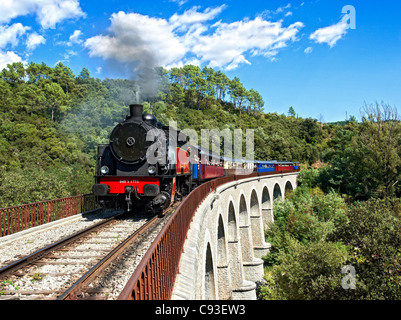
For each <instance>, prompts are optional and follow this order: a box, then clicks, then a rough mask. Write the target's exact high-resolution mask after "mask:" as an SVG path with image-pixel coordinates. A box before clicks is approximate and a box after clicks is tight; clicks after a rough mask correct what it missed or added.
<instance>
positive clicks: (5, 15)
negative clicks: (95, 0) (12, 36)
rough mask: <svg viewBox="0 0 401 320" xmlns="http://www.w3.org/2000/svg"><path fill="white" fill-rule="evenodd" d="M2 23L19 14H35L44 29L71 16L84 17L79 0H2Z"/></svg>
mask: <svg viewBox="0 0 401 320" xmlns="http://www.w3.org/2000/svg"><path fill="white" fill-rule="evenodd" d="M0 12H1V15H0V23H8V22H10V21H11V20H12V19H14V18H16V17H18V16H25V15H27V14H35V15H36V16H37V21H38V22H39V23H40V24H41V26H42V27H43V28H44V29H48V28H55V26H56V24H57V23H59V22H61V21H63V20H65V19H70V18H79V17H84V16H85V15H86V14H85V13H84V12H83V11H82V9H81V7H80V5H79V1H78V0H2V1H0Z"/></svg>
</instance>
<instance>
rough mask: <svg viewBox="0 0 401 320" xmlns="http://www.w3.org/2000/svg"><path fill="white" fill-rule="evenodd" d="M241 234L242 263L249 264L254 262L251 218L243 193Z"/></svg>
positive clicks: (240, 206) (240, 220)
mask: <svg viewBox="0 0 401 320" xmlns="http://www.w3.org/2000/svg"><path fill="white" fill-rule="evenodd" d="M239 232H240V242H241V251H242V261H243V262H249V261H252V260H253V243H252V234H251V228H250V217H249V212H248V207H247V204H246V200H245V196H244V194H243V193H242V194H241V196H240V202H239Z"/></svg>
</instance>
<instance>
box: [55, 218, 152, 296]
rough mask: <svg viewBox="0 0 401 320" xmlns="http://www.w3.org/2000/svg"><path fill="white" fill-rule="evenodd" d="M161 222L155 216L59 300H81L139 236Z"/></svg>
mask: <svg viewBox="0 0 401 320" xmlns="http://www.w3.org/2000/svg"><path fill="white" fill-rule="evenodd" d="M158 221H159V216H154V217H153V218H152V219H151V220H149V221H148V222H146V223H145V224H144V225H142V226H141V227H140V228H139V229H137V230H136V231H135V232H134V233H133V234H132V235H130V236H129V237H128V238H127V239H125V240H124V241H123V242H121V243H120V244H119V245H118V246H117V247H116V248H114V249H113V250H112V251H110V252H109V253H108V254H107V255H106V256H105V257H104V258H103V259H102V260H100V261H99V262H98V263H97V264H96V265H94V266H93V267H92V268H91V269H90V270H88V271H87V272H86V273H85V274H84V275H83V276H82V277H81V278H80V279H78V280H77V281H76V282H75V283H74V284H73V285H72V286H71V287H70V288H69V289H68V290H67V291H65V292H64V293H63V294H62V295H61V296H59V297H58V298H57V300H79V297H78V296H79V294H80V293H82V289H83V288H84V287H86V286H87V285H88V284H89V283H91V281H92V280H93V279H94V278H96V277H97V276H98V275H99V274H100V273H101V272H102V271H103V270H104V269H106V268H107V267H108V266H109V265H110V264H111V263H112V262H113V261H115V260H116V259H117V258H118V257H119V256H120V254H121V252H122V251H124V250H125V249H126V248H127V247H128V246H130V245H131V244H132V243H133V242H134V241H135V240H136V239H137V238H138V237H139V236H141V235H142V234H143V233H144V232H146V231H147V230H149V229H151V228H152V227H153V226H154V225H155V224H156V223H157V222H158Z"/></svg>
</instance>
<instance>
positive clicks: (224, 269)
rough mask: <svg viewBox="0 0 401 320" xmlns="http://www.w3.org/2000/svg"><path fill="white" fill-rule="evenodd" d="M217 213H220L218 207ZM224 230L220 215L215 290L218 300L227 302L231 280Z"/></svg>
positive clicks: (229, 296) (220, 215)
mask: <svg viewBox="0 0 401 320" xmlns="http://www.w3.org/2000/svg"><path fill="white" fill-rule="evenodd" d="M219 211H221V208H220V207H219ZM234 218H235V217H234ZM225 230H226V226H225V225H224V220H223V216H222V214H221V213H220V214H219V217H218V222H217V290H218V293H219V299H220V300H228V299H230V298H231V279H230V268H229V265H228V256H227V249H228V246H227V239H226V232H225Z"/></svg>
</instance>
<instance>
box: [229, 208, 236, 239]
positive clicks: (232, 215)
mask: <svg viewBox="0 0 401 320" xmlns="http://www.w3.org/2000/svg"><path fill="white" fill-rule="evenodd" d="M228 241H238V233H237V220H236V219H235V209H234V204H233V202H232V201H230V203H229V205H228Z"/></svg>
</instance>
